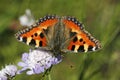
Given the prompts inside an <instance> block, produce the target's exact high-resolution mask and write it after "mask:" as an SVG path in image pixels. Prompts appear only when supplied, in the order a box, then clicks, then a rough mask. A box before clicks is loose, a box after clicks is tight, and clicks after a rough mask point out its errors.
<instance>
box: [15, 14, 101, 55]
mask: <svg viewBox="0 0 120 80" xmlns="http://www.w3.org/2000/svg"><path fill="white" fill-rule="evenodd" d="M16 38H17V39H18V40H19V41H21V42H24V43H26V44H27V45H33V46H35V47H37V48H38V47H40V48H41V47H45V48H47V49H48V50H51V51H52V52H53V53H54V54H61V53H63V52H67V51H68V52H71V51H72V52H75V53H79V52H88V51H95V50H97V49H100V48H101V45H100V43H99V41H98V40H96V39H95V38H94V37H92V36H91V35H90V33H88V32H87V31H86V30H85V29H84V27H83V25H82V24H81V23H80V22H79V21H78V20H77V19H76V18H73V17H69V16H68V17H66V16H64V17H59V16H55V15H48V16H45V17H44V18H41V19H39V22H37V23H36V24H34V25H32V26H31V27H30V28H26V29H24V30H21V31H19V32H18V33H17V34H16Z"/></svg>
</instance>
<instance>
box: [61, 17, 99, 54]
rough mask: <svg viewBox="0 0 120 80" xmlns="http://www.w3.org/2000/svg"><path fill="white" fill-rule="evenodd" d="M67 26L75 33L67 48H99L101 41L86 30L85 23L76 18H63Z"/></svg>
mask: <svg viewBox="0 0 120 80" xmlns="http://www.w3.org/2000/svg"><path fill="white" fill-rule="evenodd" d="M63 23H64V24H65V27H67V28H68V29H70V31H71V33H70V34H73V35H72V36H71V37H70V38H71V39H70V41H69V45H68V46H67V49H68V50H70V51H74V52H87V51H95V50H97V49H99V48H100V47H101V46H100V43H99V41H98V40H96V39H95V38H94V37H92V36H91V34H90V33H88V32H87V31H85V29H84V27H83V25H82V24H81V23H80V22H79V21H78V20H77V19H75V18H72V17H65V18H64V20H63Z"/></svg>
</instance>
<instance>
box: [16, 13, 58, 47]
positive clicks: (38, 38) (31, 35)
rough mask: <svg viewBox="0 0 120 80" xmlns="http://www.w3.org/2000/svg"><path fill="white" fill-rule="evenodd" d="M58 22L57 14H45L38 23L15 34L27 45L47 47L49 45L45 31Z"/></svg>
mask: <svg viewBox="0 0 120 80" xmlns="http://www.w3.org/2000/svg"><path fill="white" fill-rule="evenodd" d="M57 22H58V20H57V18H56V16H54V15H52V16H45V17H44V18H41V19H40V20H39V22H38V23H36V24H34V25H32V26H31V27H28V28H26V29H23V30H21V31H19V32H18V33H16V34H15V36H16V38H17V39H18V40H19V41H21V42H24V43H26V44H27V45H34V46H35V47H45V46H47V39H46V37H45V31H46V30H47V28H48V27H52V26H54V25H55V24H56V23H57Z"/></svg>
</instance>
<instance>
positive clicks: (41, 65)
mask: <svg viewBox="0 0 120 80" xmlns="http://www.w3.org/2000/svg"><path fill="white" fill-rule="evenodd" d="M61 60H62V59H61V57H60V56H58V57H55V56H53V55H52V54H51V53H50V52H49V51H45V50H39V49H36V50H30V51H29V53H24V54H23V55H22V62H19V63H18V65H19V66H21V67H22V69H21V70H19V73H22V72H23V71H26V70H28V71H27V74H28V75H32V74H39V73H42V72H44V71H45V70H46V69H48V68H50V67H51V66H52V65H54V64H58V63H60V62H61Z"/></svg>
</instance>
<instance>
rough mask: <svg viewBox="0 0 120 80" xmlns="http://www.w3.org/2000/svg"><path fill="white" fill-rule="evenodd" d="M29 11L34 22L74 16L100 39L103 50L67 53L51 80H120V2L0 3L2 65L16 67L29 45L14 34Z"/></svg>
mask: <svg viewBox="0 0 120 80" xmlns="http://www.w3.org/2000/svg"><path fill="white" fill-rule="evenodd" d="M26 9H30V10H31V12H32V14H33V15H34V17H35V19H36V20H37V19H39V18H40V17H43V16H45V15H46V14H57V15H60V16H68V15H69V16H75V17H76V18H78V20H79V21H81V22H82V23H84V25H85V29H86V30H88V31H89V32H90V33H91V34H92V35H93V36H94V37H96V38H97V39H98V40H100V42H101V44H102V49H101V50H99V51H97V52H91V53H90V54H66V55H65V57H64V59H63V61H62V62H61V63H60V64H57V65H55V66H54V67H53V69H52V71H51V78H52V80H120V0H1V1H0V66H1V68H2V67H3V66H5V65H6V64H10V63H11V64H17V62H18V61H20V59H21V54H22V53H23V52H28V51H29V48H30V47H29V46H27V45H25V44H22V43H20V42H18V41H17V40H16V39H15V37H14V34H15V33H16V32H17V31H18V30H20V29H21V28H23V27H22V26H20V23H19V20H18V18H19V17H20V16H21V15H23V14H24V13H25V10H26ZM22 79H23V80H26V79H27V80H40V77H39V75H32V76H28V75H26V74H25V73H24V74H22V75H17V76H16V78H15V80H22Z"/></svg>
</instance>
